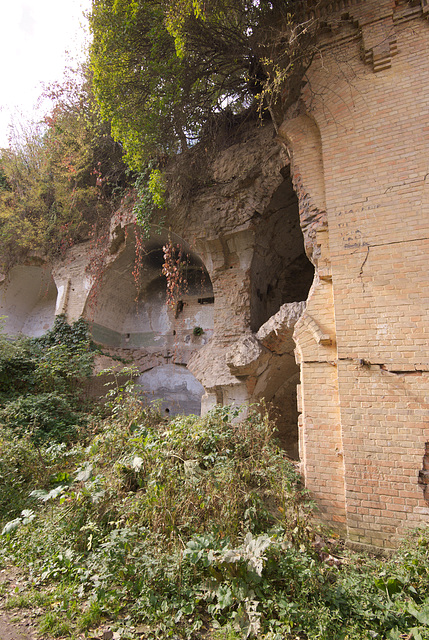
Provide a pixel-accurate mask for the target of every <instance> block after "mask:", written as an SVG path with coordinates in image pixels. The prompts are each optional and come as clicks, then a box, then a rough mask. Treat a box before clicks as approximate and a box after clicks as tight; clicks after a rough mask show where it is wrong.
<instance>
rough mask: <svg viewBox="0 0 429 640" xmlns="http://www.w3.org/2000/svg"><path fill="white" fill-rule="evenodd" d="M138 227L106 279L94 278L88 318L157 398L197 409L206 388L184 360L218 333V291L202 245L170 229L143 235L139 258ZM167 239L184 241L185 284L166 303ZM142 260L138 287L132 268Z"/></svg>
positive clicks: (100, 339) (177, 242) (187, 410)
mask: <svg viewBox="0 0 429 640" xmlns="http://www.w3.org/2000/svg"><path fill="white" fill-rule="evenodd" d="M137 232H138V231H137ZM134 233H135V231H134V230H133V228H129V229H128V231H127V233H126V242H125V246H124V247H123V248H122V250H121V252H120V253H119V254H118V256H117V258H116V259H115V260H114V261H113V262H112V263H111V264H110V266H109V267H108V269H107V270H106V272H105V274H104V276H103V278H102V280H101V282H100V283H96V284H95V285H94V286H96V287H97V291H96V295H95V297H94V299H93V300H95V303H94V301H93V302H92V304H91V302H90V301H89V302H88V303H87V305H86V309H85V312H84V313H85V317H86V318H87V319H88V320H89V322H90V326H91V330H92V335H93V338H94V340H95V342H97V343H99V344H100V345H101V346H103V347H104V348H105V349H107V350H108V352H109V353H110V354H111V355H116V356H121V357H124V358H126V359H127V360H128V361H132V362H133V364H134V365H135V366H136V367H137V368H138V369H139V370H140V371H141V372H142V375H141V380H140V384H142V385H143V392H144V393H146V392H147V393H150V394H151V395H152V396H153V397H154V398H157V399H161V398H162V397H163V394H164V393H165V394H167V395H168V398H170V399H169V400H168V403H167V404H168V405H171V407H170V406H167V404H166V406H165V407H164V408H169V409H170V411H171V413H172V415H173V414H174V413H177V412H182V413H183V412H185V413H193V412H198V413H199V412H200V410H201V395H202V393H203V388H202V387H201V385H200V384H199V383H198V382H197V380H196V378H194V376H193V375H192V374H191V373H190V372H189V371H188V370H187V369H186V364H187V362H188V360H189V358H190V356H191V354H192V353H193V352H194V351H196V350H198V349H199V348H200V347H202V346H203V345H204V344H206V343H207V341H208V340H209V339H210V337H211V336H212V334H213V308H214V296H213V287H212V283H211V280H210V277H209V274H208V272H207V270H206V268H205V266H204V264H203V262H202V260H201V259H200V257H199V256H198V255H197V254H196V252H195V251H193V250H192V249H191V248H190V247H189V245H187V244H186V243H185V242H184V241H183V240H182V239H181V238H179V237H178V236H177V235H176V234H173V233H171V232H167V231H163V232H162V233H161V234H156V233H154V234H153V235H152V236H151V237H150V238H149V239H148V240H146V241H145V242H144V244H143V248H142V250H141V251H139V256H138V260H137V263H136V244H137V243H136V238H135V236H134ZM167 242H171V243H172V244H173V246H174V247H175V248H176V249H177V247H180V251H181V256H182V257H181V260H180V264H179V265H178V267H179V268H180V271H181V274H182V275H183V284H182V286H181V288H180V291H179V292H176V293H177V295H176V296H175V300H174V303H173V304H167V302H168V300H167V279H166V277H165V275H164V274H163V264H164V260H165V258H164V249H163V247H164V246H165V245H166V243H167ZM178 251H179V249H177V252H178ZM177 256H178V253H177ZM177 256H176V257H177ZM136 264H138V271H139V287H138V289H137V288H136V283H135V278H134V275H133V272H134V273H135V270H136ZM165 367H167V369H165ZM168 367H170V369H168ZM171 367H172V368H171ZM143 372H144V373H143ZM169 376H170V378H171V380H170V383H171V384H170V383H169V384H170V386H169V384H167V382H168V378H169ZM196 387H198V389H197V388H196ZM173 400H174V402H173ZM175 407H178V409H177V410H176V408H175Z"/></svg>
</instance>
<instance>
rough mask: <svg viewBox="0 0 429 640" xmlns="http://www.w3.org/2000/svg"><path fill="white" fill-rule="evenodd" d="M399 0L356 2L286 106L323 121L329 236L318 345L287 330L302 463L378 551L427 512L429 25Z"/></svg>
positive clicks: (317, 298) (312, 302)
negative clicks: (356, 23)
mask: <svg viewBox="0 0 429 640" xmlns="http://www.w3.org/2000/svg"><path fill="white" fill-rule="evenodd" d="M397 4H398V6H396V4H395V3H393V2H383V3H377V2H373V1H371V0H368V1H367V2H361V3H356V7H355V8H353V9H351V12H352V13H353V15H354V17H355V19H357V20H360V21H361V24H360V26H361V28H362V31H361V33H360V34H359V33H357V35H356V34H355V36H354V39H353V38H352V37H350V38H349V39H348V40H347V39H346V40H345V41H343V42H342V43H341V44H338V45H335V44H332V42H331V43H329V42H328V43H327V44H326V47H325V50H324V52H323V60H321V61H319V62H316V63H315V65H314V66H313V68H312V70H311V72H310V83H309V85H308V86H307V89H306V94H305V105H306V110H307V114H308V115H306V116H302V115H300V116H297V117H299V118H301V120H302V118H303V117H311V118H312V119H313V121H314V122H316V123H317V126H318V129H319V131H320V139H321V149H322V153H321V155H322V163H323V176H322V177H323V181H324V193H325V199H326V212H327V222H328V233H329V240H328V241H329V249H328V251H325V258H324V263H323V265H322V266H323V268H322V271H321V275H322V277H323V273H325V275H326V274H328V277H326V278H325V279H324V280H321V281H320V282H319V283H317V282H316V283H315V286H314V287H313V293H312V295H310V298H309V301H308V305H307V314H309V315H310V316H311V319H312V320H314V321H315V322H316V324H318V325H319V327H320V328H321V329H322V332H323V333H326V334H329V335H331V337H332V339H333V341H334V340H335V343H334V342H332V343H331V345H329V344H323V343H320V342H319V343H318V342H317V340H316V339H315V338H316V337H317V335H316V333H315V332H314V331H313V333H312V334H311V332H310V331H309V329H308V328H307V329H306V328H305V327H304V323H303V320H304V319H305V316H304V318H303V319H302V321H300V323H299V326H297V330H296V333H295V337H296V340H297V344H298V350H297V351H298V357H299V359H300V361H301V363H302V364H301V396H302V416H301V425H302V426H301V432H302V433H301V457H302V463H303V469H304V473H305V476H306V481H307V485H308V486H309V488H310V489H311V490H312V492H313V493H314V494H315V496H316V498H317V500H318V502H319V503H320V504H321V505H322V507H323V510H324V513H325V515H326V517H327V518H328V519H330V520H331V521H334V520H336V519H338V521H339V522H340V523H341V522H343V520H344V523H345V526H346V528H347V532H348V536H349V538H350V539H351V540H353V541H357V542H361V543H366V544H373V545H376V546H386V547H392V546H396V544H397V542H398V540H399V538H400V537H401V536H403V535H404V533H405V531H406V529H407V528H408V527H410V526H415V525H417V524H419V523H421V522H424V521H427V520H428V515H429V508H428V507H429V505H428V503H427V502H426V501H425V499H424V496H423V490H422V486H421V485H419V472H421V470H422V464H423V462H422V461H423V456H424V455H425V443H426V442H428V441H429V424H428V416H429V412H428V409H429V406H428V398H429V384H428V383H429V380H428V377H429V376H428V368H429V366H428V365H429V341H428V338H429V323H428V307H429V275H428V269H427V261H428V250H429V177H428V176H429V164H428V158H429V126H428V122H429V65H428V59H427V52H428V51H429V23H428V21H427V20H425V19H424V16H423V14H422V11H421V9H420V8H417V9H418V10H417V9H416V7H415V6H414V8H412V7H411V9H412V11H411V9H410V6H411V5H409V4H408V3H397ZM406 11H408V14H407V13H406ZM381 13H383V16H384V17H383V20H382V22H383V24H384V26H383V25H382V24H381V22H380V21H379V22H378V23H377V24H375V21H376V20H377V19H378V18H379V17H380V16H381ZM404 16H405V18H407V16H408V18H407V19H405V18H404ZM373 22H374V24H373ZM363 24H364V29H363ZM382 27H383V28H382ZM386 33H388V42H386ZM361 36H363V39H364V44H365V47H364V48H365V52H366V51H367V45H368V43H370V44H371V47H372V48H373V50H374V52H375V50H376V49H377V48H378V49H381V48H383V46H385V45H387V44H388V43H390V44H389V47H390V53H391V54H392V56H390V58H389V64H388V65H387V64H386V65H385V66H384V68H382V69H380V68H377V66H376V64H375V62H374V60H373V59H372V58H371V56H368V55H367V56H366V57H365V60H362V58H361V55H360V48H361V44H362V42H361V41H360V37H361ZM392 42H394V43H396V44H395V46H394V47H393V49H394V51H393V52H392ZM368 46H369V45H368ZM378 49H377V50H378ZM386 51H387V49H386ZM386 51H385V52H386ZM374 56H375V53H374ZM386 56H387V53H386ZM373 62H374V64H373ZM322 63H323V64H322ZM295 129H296V127H295ZM290 130H293V123H289V124H288V123H285V124H284V125H283V127H282V130H281V132H280V133H281V134H282V135H283V138H284V139H285V141H286V142H287V144H288V145H289V146H290V147H291V151H292V154H294V144H295V147H296V161H295V162H294V161H293V162H294V165H295V167H296V169H297V170H298V168H299V172H300V175H299V179H300V180H301V182H302V185H303V190H304V191H306V192H307V195H308V197H310V198H311V184H312V183H314V175H315V174H316V173H317V170H318V166H319V175H321V173H320V160H319V159H318V156H319V155H320V154H316V155H315V157H313V158H312V156H311V149H310V148H307V149H305V148H304V147H303V145H302V143H301V142H300V141H299V140H298V141H297V139H296V137H294V136H292V135H289V131H290ZM303 169H304V170H303ZM318 193H320V187H318ZM328 254H329V260H328V259H327V255H328ZM329 263H330V264H329ZM329 272H330V273H331V274H332V284H331V283H330V281H329ZM331 287H332V290H331V291H330V288H331ZM330 300H331V302H330ZM329 314H330V316H329ZM334 344H335V348H334ZM340 454H342V455H340ZM342 456H343V457H342ZM340 458H341V464H340V462H339V459H340ZM421 477H422V476H421ZM342 514H344V515H345V517H344V518H342V517H341V515H342ZM339 516H340V517H339Z"/></svg>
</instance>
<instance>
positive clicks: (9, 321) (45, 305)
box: [0, 265, 58, 338]
mask: <svg viewBox="0 0 429 640" xmlns="http://www.w3.org/2000/svg"><path fill="white" fill-rule="evenodd" d="M57 294H58V292H57V287H56V285H55V282H54V279H53V277H52V273H51V271H50V269H48V268H46V267H43V266H36V265H18V266H16V267H13V269H12V270H11V272H10V274H9V276H8V278H7V280H6V281H5V282H3V284H2V285H1V287H0V315H4V316H6V318H5V327H4V328H5V331H6V333H8V334H10V335H17V334H19V333H22V334H24V335H26V336H30V337H33V338H35V337H39V336H41V335H43V334H44V333H46V331H48V330H49V329H51V327H52V326H53V324H54V320H55V308H56V303H57Z"/></svg>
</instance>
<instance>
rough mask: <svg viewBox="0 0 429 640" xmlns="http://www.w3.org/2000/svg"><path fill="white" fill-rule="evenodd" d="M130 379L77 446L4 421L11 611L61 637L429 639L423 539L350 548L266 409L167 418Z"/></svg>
mask: <svg viewBox="0 0 429 640" xmlns="http://www.w3.org/2000/svg"><path fill="white" fill-rule="evenodd" d="M63 329H64V330H65V333H66V334H67V335H71V334H69V329H65V327H63ZM72 333H74V332H73V331H72ZM47 343H48V344H52V346H55V345H56V344H58V342H57V341H56V340H54V341H53V342H52V334H49V335H48V338H47ZM5 348H7V345H6V347H5V345H3V349H5ZM12 348H14V347H12ZM126 373H128V374H130V376H129V382H127V383H126V384H125V385H124V386H121V385H118V384H117V383H116V382H115V383H113V387H112V389H111V391H112V392H111V393H108V395H107V406H105V408H104V414H103V415H100V414H98V415H93V416H92V417H91V418H90V420H89V421H88V422H87V426H86V429H85V432H84V433H83V432H81V434H80V437H79V438H75V437H73V438H70V436H69V431H68V429H67V428H65V429H63V435H62V436H61V434H57V436H56V437H55V439H54V438H49V439H43V438H40V439H37V438H35V437H34V435H35V434H34V432H33V431H32V430H31V421H29V422H28V430H25V429H23V428H22V424H21V423H20V425H18V427H16V426H15V427H14V426H13V425H11V424H9V423H7V422H5V421H4V420H3V421H1V424H0V436H1V439H0V474H1V476H2V484H1V487H2V489H1V491H2V493H1V496H0V498H1V499H0V520H1V527H2V533H1V537H0V541H1V547H0V562H1V563H3V566H4V567H7V566H8V565H10V564H11V563H14V564H15V565H20V566H21V567H22V569H23V570H24V571H25V572H26V575H27V578H26V581H25V587H23V588H22V589H21V591H20V592H19V593H8V594H7V598H6V601H5V605H4V606H5V607H6V608H7V609H8V610H10V611H14V612H15V614H17V615H19V611H20V610H28V609H29V608H30V609H31V608H32V607H33V608H36V609H37V611H38V612H39V613H38V623H39V630H40V632H42V633H44V634H47V635H49V636H50V637H52V636H54V637H59V638H76V639H77V638H83V637H93V638H101V637H102V636H103V634H104V633H105V634H107V635H106V636H105V637H107V636H109V637H112V636H113V638H124V639H125V638H128V639H137V638H162V639H165V638H176V639H178V638H188V639H195V640H197V639H201V640H202V639H211V640H222V639H223V640H238V639H239V638H251V637H256V638H261V639H263V640H287V639H290V640H297V639H299V640H309V639H314V640H316V639H323V640H346V639H348V640H363V639H365V640H367V639H368V638H380V639H381V638H383V639H384V638H389V639H391V640H400V639H401V638H402V639H403V638H409V639H410V640H411V639H414V640H424V639H428V638H429V599H428V595H427V594H428V587H429V569H428V567H429V562H428V560H429V534H428V531H427V530H419V531H416V532H415V533H414V534H413V535H412V536H411V537H410V539H409V540H407V541H405V542H404V544H403V547H402V548H401V550H400V551H399V552H398V553H397V554H395V555H394V556H392V557H390V558H379V557H376V556H374V555H372V556H371V555H365V554H358V553H353V552H351V551H349V550H347V549H346V548H345V547H344V545H343V543H342V542H341V540H340V539H339V538H338V537H335V536H332V535H330V534H329V532H327V531H323V530H322V529H321V528H320V526H319V525H317V524H316V520H315V518H314V506H313V505H312V503H311V501H310V500H309V496H308V495H307V494H306V492H305V490H304V489H303V486H302V484H301V479H300V477H299V474H298V473H297V470H296V468H295V467H294V465H293V463H291V462H290V461H289V460H288V458H287V457H286V455H285V454H284V452H283V451H282V450H281V449H280V448H279V446H278V444H277V442H276V438H275V435H276V434H275V429H274V426H273V424H272V423H271V422H270V420H269V419H268V418H267V416H266V415H265V414H264V412H263V410H261V408H258V410H255V411H252V410H251V411H250V413H248V414H247V415H240V409H236V408H230V407H220V406H219V407H216V408H215V409H214V410H213V411H211V412H210V413H209V414H208V415H207V416H205V417H204V418H201V417H197V416H188V417H184V416H177V417H175V418H173V419H170V420H166V419H165V418H162V417H161V416H160V414H159V411H158V408H157V406H156V404H155V405H154V404H150V403H147V402H146V401H145V399H144V397H142V395H141V394H140V393H139V392H138V389H136V388H135V386H134V383H133V377H132V371H131V370H128V371H127V372H126ZM63 377H64V376H63ZM66 377H67V376H66ZM123 379H124V378H123V377H122V376H121V377H120V378H117V380H118V381H119V380H123ZM63 384H64V381H63V379H61V380H59V385H60V387H61V388H62V385H63ZM9 393H10V391H9ZM106 411H107V412H108V413H107V414H106Z"/></svg>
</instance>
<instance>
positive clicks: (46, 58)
mask: <svg viewBox="0 0 429 640" xmlns="http://www.w3.org/2000/svg"><path fill="white" fill-rule="evenodd" d="M0 6H1V23H0V24H1V26H0V60H1V67H0V68H1V72H0V78H1V81H0V147H6V146H8V129H9V127H8V125H9V124H10V123H11V121H12V119H16V118H18V121H22V119H24V121H25V120H28V119H31V117H32V116H34V117H35V118H36V119H37V117H40V116H41V115H42V114H41V113H40V112H39V113H37V112H35V111H34V108H35V105H36V103H37V100H38V98H39V96H40V94H41V92H42V83H45V84H49V83H51V82H54V81H56V80H58V81H61V79H62V77H63V72H64V69H65V68H66V66H67V65H68V64H71V66H73V62H75V61H76V60H77V59H79V58H80V59H82V57H83V50H84V47H85V43H87V41H88V35H87V29H86V20H85V18H84V16H83V13H84V11H88V10H89V9H90V6H91V0H12V1H10V0H0ZM44 110H45V111H46V105H45V109H44ZM21 114H22V116H21Z"/></svg>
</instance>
